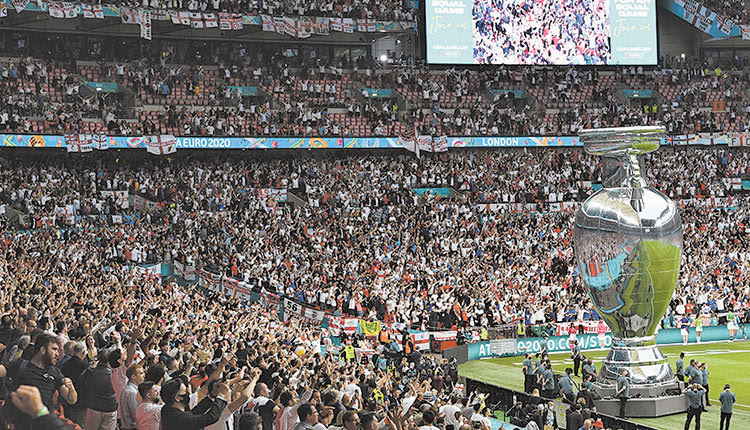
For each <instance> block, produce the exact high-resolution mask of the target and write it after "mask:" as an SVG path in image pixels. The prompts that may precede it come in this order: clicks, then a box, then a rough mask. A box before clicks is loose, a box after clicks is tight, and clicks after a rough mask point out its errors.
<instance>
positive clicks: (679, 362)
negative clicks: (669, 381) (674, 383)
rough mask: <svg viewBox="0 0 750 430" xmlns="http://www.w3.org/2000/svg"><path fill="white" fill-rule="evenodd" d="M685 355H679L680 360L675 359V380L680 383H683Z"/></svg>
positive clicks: (682, 353)
mask: <svg viewBox="0 0 750 430" xmlns="http://www.w3.org/2000/svg"><path fill="white" fill-rule="evenodd" d="M684 358H685V353H684V352H681V353H680V358H678V359H677V361H676V362H675V367H676V368H677V379H679V380H680V382H685V360H684Z"/></svg>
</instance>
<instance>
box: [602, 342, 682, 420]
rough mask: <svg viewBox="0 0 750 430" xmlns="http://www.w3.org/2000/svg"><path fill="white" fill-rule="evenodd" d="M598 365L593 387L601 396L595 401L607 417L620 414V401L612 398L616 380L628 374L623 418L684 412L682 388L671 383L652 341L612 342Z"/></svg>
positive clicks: (664, 359) (666, 366)
mask: <svg viewBox="0 0 750 430" xmlns="http://www.w3.org/2000/svg"><path fill="white" fill-rule="evenodd" d="M612 345H613V346H612V349H610V351H609V354H608V355H607V358H605V359H604V362H603V363H602V367H601V371H600V372H599V379H598V380H597V381H596V382H595V383H594V384H593V385H594V391H595V392H596V393H597V394H598V395H599V396H601V400H595V401H594V404H595V405H596V408H597V411H599V412H600V413H603V414H607V415H613V416H618V415H619V414H620V400H619V399H617V398H614V395H615V392H616V391H617V378H618V377H619V376H620V375H622V371H623V370H627V371H628V380H629V381H630V389H629V393H630V398H629V399H628V402H627V404H626V409H625V415H626V416H627V417H633V418H638V417H640V418H647V417H660V416H665V415H672V414H678V413H682V412H685V411H686V410H687V400H686V398H685V396H683V395H682V393H681V391H682V388H683V385H684V384H682V383H681V382H679V381H677V380H676V379H675V375H674V372H673V371H672V367H671V366H670V365H669V363H668V362H667V357H665V356H664V354H663V353H662V352H661V350H659V347H657V346H656V337H655V336H651V337H647V338H638V339H614V340H613V342H612Z"/></svg>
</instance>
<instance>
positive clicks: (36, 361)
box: [0, 333, 78, 430]
mask: <svg viewBox="0 0 750 430" xmlns="http://www.w3.org/2000/svg"><path fill="white" fill-rule="evenodd" d="M59 349H60V346H59V345H58V343H57V338H56V337H55V336H52V335H50V334H46V333H45V334H41V335H39V337H37V339H36V342H35V343H34V355H33V356H32V358H31V360H23V359H20V360H14V361H11V362H10V363H8V364H7V365H4V366H3V365H0V378H8V379H7V381H6V385H7V388H8V389H9V390H10V391H15V390H16V389H17V388H18V387H19V386H21V385H29V386H32V387H36V388H37V389H39V393H40V395H41V398H42V402H43V403H44V406H45V408H46V409H48V410H49V411H53V410H54V409H55V404H54V401H53V396H54V393H55V391H57V392H58V393H59V394H60V397H61V398H63V399H64V400H65V401H66V402H67V403H68V404H71V405H72V404H75V403H76V401H77V400H78V393H77V392H76V389H75V387H73V382H72V381H71V380H70V378H65V377H64V376H63V375H62V373H61V372H60V370H59V369H58V368H57V367H55V366H54V363H55V361H56V359H57V356H58V352H59ZM3 412H4V413H3V415H4V416H5V418H6V420H8V421H9V422H10V423H12V424H13V426H14V428H15V430H29V429H31V426H32V421H33V420H32V417H30V416H29V415H28V414H26V413H24V412H23V411H21V410H19V409H18V408H17V407H15V406H14V405H13V404H12V403H11V402H7V403H6V405H5V407H4V411H3Z"/></svg>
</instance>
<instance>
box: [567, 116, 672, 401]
mask: <svg viewBox="0 0 750 430" xmlns="http://www.w3.org/2000/svg"><path fill="white" fill-rule="evenodd" d="M663 135H664V130H663V129H662V128H660V127H628V128H605V129H596V130H583V131H582V132H581V133H580V137H581V140H582V141H583V142H584V145H585V150H586V152H588V153H589V154H593V155H598V156H601V157H602V189H600V190H599V191H597V192H596V193H594V194H593V195H591V196H590V197H589V198H588V199H587V200H586V201H585V202H584V203H583V205H582V206H581V208H580V209H579V210H578V212H577V213H576V219H575V252H576V259H577V262H578V265H579V270H580V273H581V277H582V279H583V282H584V284H585V285H586V288H587V289H588V292H589V295H590V297H591V300H592V301H593V303H594V306H595V307H596V309H597V311H598V312H599V315H601V317H602V319H603V320H604V321H605V322H606V323H607V325H608V326H609V328H610V329H611V330H612V335H613V343H612V348H611V349H610V351H609V354H608V355H607V358H606V359H605V360H604V362H603V364H602V366H601V371H600V373H599V379H598V381H596V383H595V388H596V389H597V391H599V392H600V394H602V395H603V396H604V397H606V396H607V395H611V394H612V393H613V391H614V385H615V383H616V380H617V377H618V376H619V375H620V373H621V372H622V369H627V370H628V372H629V378H630V381H631V396H632V395H633V394H634V392H635V393H636V394H641V396H642V397H649V398H654V397H659V396H666V395H667V393H668V391H667V390H668V389H669V388H676V387H677V384H676V383H675V376H674V373H673V372H672V368H671V367H670V365H669V363H667V359H666V357H665V356H664V354H662V352H661V351H660V350H659V348H658V347H657V346H656V336H655V335H654V333H655V330H656V326H657V324H658V323H659V322H660V320H661V319H662V317H663V316H664V311H665V310H666V309H667V306H668V305H669V301H670V299H671V298H672V294H673V293H674V289H675V286H676V284H677V278H678V273H679V269H680V255H681V253H682V221H681V220H680V213H679V211H678V210H677V206H676V205H675V203H674V202H673V201H672V200H670V199H669V198H668V197H667V196H665V195H664V194H662V193H661V192H659V191H657V190H656V189H654V188H652V187H650V186H648V185H647V184H646V181H645V180H644V179H643V177H642V173H641V172H642V169H643V166H642V165H641V161H642V160H640V157H639V156H640V155H642V154H646V153H648V152H651V151H655V150H656V149H658V148H659V142H660V139H661V138H662V137H663ZM639 388H640V389H641V390H639ZM628 407H629V409H630V404H629V405H628ZM680 407H681V406H676V408H678V409H679V408H680ZM658 408H659V406H658V405H656V406H654V408H653V409H654V410H653V411H651V412H649V411H644V412H643V413H638V412H636V411H634V412H632V413H628V416H656V415H660V414H663V413H660V411H658ZM650 409H651V408H650ZM683 410H684V409H683ZM600 411H601V407H600ZM661 412H665V411H661ZM674 412H675V411H672V412H666V413H674Z"/></svg>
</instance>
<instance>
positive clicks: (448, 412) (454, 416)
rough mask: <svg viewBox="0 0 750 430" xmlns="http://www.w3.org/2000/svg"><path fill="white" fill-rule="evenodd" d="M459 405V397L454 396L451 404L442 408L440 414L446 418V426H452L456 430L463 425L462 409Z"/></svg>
mask: <svg viewBox="0 0 750 430" xmlns="http://www.w3.org/2000/svg"><path fill="white" fill-rule="evenodd" d="M458 405H459V401H458V396H455V395H453V396H451V399H450V403H449V404H447V405H444V406H441V407H440V413H441V414H443V415H444V416H445V424H446V425H452V426H453V429H454V430H458V429H459V428H460V427H461V424H463V417H462V416H461V408H460V407H459V406H458Z"/></svg>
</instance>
